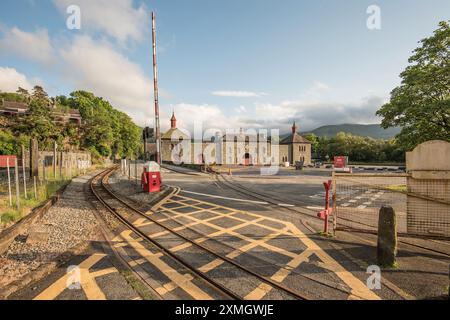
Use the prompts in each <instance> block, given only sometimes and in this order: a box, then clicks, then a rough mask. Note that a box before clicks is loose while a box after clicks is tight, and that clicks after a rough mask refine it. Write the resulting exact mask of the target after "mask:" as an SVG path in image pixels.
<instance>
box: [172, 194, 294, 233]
mask: <svg viewBox="0 0 450 320" xmlns="http://www.w3.org/2000/svg"><path fill="white" fill-rule="evenodd" d="M186 199H190V198H186ZM199 202H200V203H201V204H205V205H211V204H210V203H208V202H204V201H199ZM191 207H193V208H195V209H202V208H200V207H197V206H191ZM215 207H216V208H215V209H206V211H208V212H211V213H214V214H217V215H220V216H221V217H226V218H230V219H233V220H236V221H239V222H243V223H247V222H249V220H246V219H241V218H238V217H235V216H234V215H235V214H237V213H240V214H243V215H247V216H250V217H254V218H255V220H251V221H253V222H257V221H258V222H259V221H262V220H268V221H272V222H276V223H279V224H283V225H285V226H286V222H285V221H282V220H278V219H274V218H270V217H265V216H261V215H259V214H254V213H250V212H247V211H240V210H236V209H232V208H228V207H224V206H218V205H215ZM217 209H225V210H229V211H231V213H222V212H218V211H214V210H217ZM165 210H166V211H171V212H172V213H178V212H176V211H175V210H176V209H175V210H173V209H169V208H167V209H165ZM186 217H188V218H189V216H187V215H186ZM261 218H263V219H261ZM251 221H250V222H251ZM255 225H256V226H258V227H260V228H263V229H266V230H269V231H274V232H278V231H279V229H277V228H273V227H270V226H266V225H263V224H257V223H255ZM285 234H286V235H291V236H294V234H293V233H291V232H286V233H285Z"/></svg>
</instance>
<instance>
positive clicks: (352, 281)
mask: <svg viewBox="0 0 450 320" xmlns="http://www.w3.org/2000/svg"><path fill="white" fill-rule="evenodd" d="M179 197H180V198H183V199H187V200H194V201H197V203H199V204H206V205H211V204H209V203H207V202H204V201H200V200H196V199H190V198H187V197H182V196H179ZM192 207H195V208H198V207H196V206H195V205H193V206H192ZM218 207H221V208H223V209H226V210H230V211H232V212H235V213H237V212H240V213H242V214H246V215H249V216H252V217H256V218H259V219H262V220H268V221H272V222H276V223H280V224H284V225H285V226H287V227H288V228H289V230H290V231H291V232H282V233H281V234H286V235H290V236H294V237H295V238H298V239H299V240H300V241H301V242H302V243H303V244H304V245H305V246H306V247H307V248H306V249H305V251H303V252H302V253H300V254H298V255H297V254H294V253H291V252H289V251H287V250H284V249H281V248H277V247H274V246H271V245H268V244H267V243H265V242H263V243H261V244H260V245H261V246H262V247H265V248H266V249H269V250H271V251H275V252H279V253H282V254H284V255H286V256H289V257H291V258H292V261H291V262H290V263H289V264H288V266H290V267H292V268H296V267H298V266H299V265H300V264H301V263H302V262H304V261H306V259H308V257H309V256H310V255H311V254H313V253H315V254H316V255H317V256H318V257H319V259H320V260H321V261H322V262H323V263H324V265H326V266H327V269H328V270H330V271H331V272H333V273H334V274H336V275H337V276H338V277H339V278H340V279H341V280H342V281H343V282H344V283H345V284H347V286H349V287H350V288H351V290H352V294H351V297H359V298H362V299H368V300H378V299H380V297H378V296H377V295H376V294H375V293H374V292H373V291H371V290H370V289H369V288H368V287H367V286H366V285H365V284H364V283H363V282H362V281H361V280H359V279H358V278H357V277H355V276H354V275H353V274H352V273H351V272H349V271H347V270H346V269H345V268H344V267H342V266H341V265H340V264H339V263H338V262H337V261H336V260H334V259H333V258H332V257H331V256H330V255H328V254H327V253H326V252H325V251H324V250H323V249H322V248H320V247H319V246H318V245H317V244H316V243H315V242H314V241H313V240H311V239H310V238H309V237H308V236H307V235H306V234H304V233H303V232H301V231H300V229H298V228H297V227H296V226H295V225H294V224H293V223H291V222H286V221H282V220H279V219H274V218H270V217H265V216H261V215H258V214H255V213H251V212H246V211H239V210H235V209H232V208H228V207H223V206H218ZM168 210H169V211H171V212H174V210H171V209H168ZM175 210H176V209H175ZM211 211H212V210H211ZM175 213H176V212H175ZM214 213H215V214H218V215H221V216H223V217H229V218H231V219H235V220H238V221H245V220H244V219H239V218H237V217H230V216H229V215H227V214H222V213H220V212H217V211H214ZM188 218H189V219H192V220H196V221H200V222H202V221H201V220H199V219H195V218H194V217H190V216H188ZM262 220H260V221H262ZM257 222H259V221H252V222H250V223H249V224H254V225H256V226H258V227H262V228H265V229H267V230H271V231H274V232H280V231H279V230H277V229H276V228H272V227H269V226H264V225H260V224H258V223H257ZM247 223H248V221H247ZM204 224H205V225H208V226H211V227H213V228H219V227H218V226H216V225H212V224H210V223H208V222H206V223H204ZM243 227H244V225H238V226H237V227H234V228H228V229H225V228H223V229H222V230H221V231H219V232H216V233H214V234H211V235H209V237H214V236H217V234H223V233H229V234H231V235H234V236H236V237H239V238H241V239H243V240H246V241H250V242H254V241H255V240H254V239H251V238H249V237H246V236H243V235H241V234H239V233H236V232H235V231H234V230H237V229H241V228H243ZM206 240H207V238H203V239H202V241H206ZM282 270H284V271H282ZM282 270H280V271H279V273H276V274H275V275H274V276H273V277H274V280H276V281H279V282H282V281H283V280H284V279H285V278H286V276H287V275H288V274H289V272H288V270H286V269H282ZM263 289H265V288H263ZM263 289H261V288H258V289H255V290H257V291H254V292H252V293H250V294H249V296H250V297H258V296H261V295H262V294H263V292H265V290H263ZM261 298H262V297H261Z"/></svg>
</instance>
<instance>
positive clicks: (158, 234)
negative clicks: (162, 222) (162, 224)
mask: <svg viewBox="0 0 450 320" xmlns="http://www.w3.org/2000/svg"><path fill="white" fill-rule="evenodd" d="M169 233H170V231H161V232H157V233H153V234H149V235H147V236H148V237H149V238H158V237H162V236H166V235H168V234H169Z"/></svg>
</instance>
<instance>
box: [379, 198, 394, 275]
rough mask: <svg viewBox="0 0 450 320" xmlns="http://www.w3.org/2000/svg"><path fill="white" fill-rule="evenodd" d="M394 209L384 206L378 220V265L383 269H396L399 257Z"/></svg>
mask: <svg viewBox="0 0 450 320" xmlns="http://www.w3.org/2000/svg"><path fill="white" fill-rule="evenodd" d="M395 218H396V217H395V211H394V209H393V208H392V207H387V206H383V207H381V209H380V215H379V220H378V247H377V259H378V264H379V265H380V266H382V267H395V266H396V256H397V222H396V219H395Z"/></svg>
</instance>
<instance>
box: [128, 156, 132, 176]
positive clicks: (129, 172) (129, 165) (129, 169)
mask: <svg viewBox="0 0 450 320" xmlns="http://www.w3.org/2000/svg"><path fill="white" fill-rule="evenodd" d="M128 180H131V160H130V161H128Z"/></svg>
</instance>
